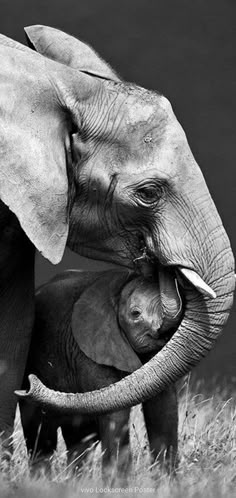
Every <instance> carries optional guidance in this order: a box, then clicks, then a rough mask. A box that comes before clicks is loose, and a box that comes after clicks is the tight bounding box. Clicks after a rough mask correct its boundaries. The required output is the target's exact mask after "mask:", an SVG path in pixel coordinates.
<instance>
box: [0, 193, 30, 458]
mask: <svg viewBox="0 0 236 498" xmlns="http://www.w3.org/2000/svg"><path fill="white" fill-rule="evenodd" d="M3 212H4V220H3V219H2V214H3ZM0 233H1V238H0V433H1V435H2V438H1V439H2V443H3V447H4V448H5V449H6V450H7V451H6V452H5V453H6V454H7V453H8V452H9V451H11V449H12V444H11V437H10V436H11V435H12V432H13V426H14V419H15V410H16V403H17V398H16V396H15V394H14V391H15V390H16V389H21V386H22V380H23V375H24V370H25V365H26V360H27V354H28V350H29V344H30V338H31V332H32V324H33V318H34V253H35V249H34V247H33V245H32V244H31V242H30V241H29V240H28V239H27V237H26V235H25V234H24V232H23V230H22V229H21V227H20V225H19V223H18V220H17V219H16V217H15V216H14V215H13V214H12V213H10V212H9V210H8V208H6V206H4V207H3V204H2V203H0Z"/></svg>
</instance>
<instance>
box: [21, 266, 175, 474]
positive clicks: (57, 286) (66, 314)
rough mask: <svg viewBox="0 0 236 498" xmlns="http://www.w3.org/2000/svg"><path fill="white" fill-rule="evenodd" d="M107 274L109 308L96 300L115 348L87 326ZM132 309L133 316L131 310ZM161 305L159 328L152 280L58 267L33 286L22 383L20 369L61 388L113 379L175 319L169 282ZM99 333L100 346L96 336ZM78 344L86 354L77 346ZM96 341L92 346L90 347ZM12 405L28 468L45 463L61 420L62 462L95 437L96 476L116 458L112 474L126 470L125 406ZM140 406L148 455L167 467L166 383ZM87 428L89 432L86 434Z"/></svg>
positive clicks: (155, 344) (84, 387)
mask: <svg viewBox="0 0 236 498" xmlns="http://www.w3.org/2000/svg"><path fill="white" fill-rule="evenodd" d="M108 281H110V282H111V281H113V283H114V285H113V287H112V288H113V289H114V290H115V292H114V294H113V295H111V296H109V297H110V302H111V303H112V306H111V308H110V309H109V308H105V309H104V307H103V308H102V311H101V315H100V321H101V324H102V326H103V327H104V319H105V320H106V318H107V315H108V314H111V315H112V316H111V320H110V322H109V326H110V329H111V330H110V333H111V334H112V336H113V340H114V341H115V345H116V347H115V348H112V347H110V344H109V336H106V334H104V335H103V336H102V335H101V334H99V335H97V337H98V339H100V340H99V344H98V343H97V340H96V337H95V336H94V332H93V331H94V321H95V327H99V326H100V324H99V318H98V315H97V313H96V309H97V307H98V306H99V305H100V302H98V301H99V295H100V296H101V294H104V295H106V296H107V300H106V301H108V293H109V290H108V289H107V282H108ZM119 287H120V290H119V291H118V288H119ZM91 290H92V292H91ZM92 296H93V298H92ZM87 300H88V301H87ZM81 302H82V305H81ZM173 303H175V305H173ZM86 305H87V306H88V307H89V309H90V312H89V313H87V318H86V320H87V322H86V323H85V322H84V318H83V314H82V311H83V309H84V307H86ZM137 310H138V311H139V315H138V316H137V315H135V314H134V311H135V312H136V313H137ZM165 310H166V315H168V320H169V329H168V330H167V328H166V331H163V330H161V328H162V326H163V323H164V321H165V314H164V311H163V307H162V303H161V299H160V292H159V287H158V282H154V281H150V280H148V279H143V278H141V277H136V276H134V275H131V274H130V272H122V273H120V272H117V271H111V272H110V271H109V272H90V273H88V272H79V271H67V272H64V273H63V274H61V275H58V276H57V277H55V278H54V279H53V280H52V281H50V282H49V283H48V284H46V285H44V286H43V287H42V288H41V289H39V290H38V292H37V294H36V319H35V325H34V333H33V340H32V344H31V348H30V352H29V359H28V364H27V369H26V376H25V381H24V386H26V385H27V374H28V373H30V372H34V373H35V374H37V375H39V377H40V378H42V379H43V380H44V382H46V384H47V385H48V386H50V387H52V388H54V389H58V390H65V391H68V392H69V391H73V392H85V391H89V390H92V389H100V388H102V387H105V386H108V385H109V384H111V383H114V382H117V381H119V380H120V379H121V378H123V377H124V376H125V375H127V372H128V371H132V370H134V369H135V368H138V367H139V364H141V363H143V362H145V357H144V353H147V352H148V354H149V357H150V356H151V355H153V354H154V353H156V352H157V351H159V350H160V349H161V347H162V346H163V344H165V343H166V341H167V339H168V332H169V335H171V334H172V333H173V331H174V328H176V327H177V326H178V323H179V321H180V319H181V301H180V298H179V295H178V293H177V292H176V289H175V288H173V289H170V292H169V296H168V299H166V301H165ZM168 311H169V313H168ZM171 315H172V317H171ZM118 317H120V318H121V317H122V319H121V322H122V328H120V327H121V324H120V326H118V328H119V330H117V319H118ZM112 322H113V323H112ZM118 322H119V319H118ZM137 322H138V323H137ZM135 324H136V325H137V326H136V327H135V326H134V325H135ZM84 326H85V328H86V332H84ZM137 330H139V332H138V333H137ZM123 334H125V336H126V335H127V336H128V338H129V342H130V343H132V347H133V348H134V351H132V349H131V347H130V345H129V343H128V342H126V341H125V338H124V336H123ZM133 334H134V336H133ZM84 335H85V336H86V341H88V339H87V338H88V336H89V338H90V341H89V347H90V348H91V349H88V342H87V343H86V344H85V343H84ZM160 337H161V339H160ZM103 341H104V350H103V351H102V350H101V347H100V346H101V345H100V343H101V342H103ZM123 343H124V344H123ZM144 345H145V347H144ZM84 347H85V348H86V354H84V352H83V349H84ZM81 348H82V349H81ZM96 348H97V349H98V351H97V352H94V349H95V350H96ZM120 349H122V350H124V355H125V360H126V364H127V365H128V367H127V371H126V372H125V371H123V363H122V361H120V359H119V353H118V352H119V350H120ZM135 352H136V353H138V356H137V357H136V364H135V363H133V364H131V363H132V361H134V360H133V357H135V356H136V355H135ZM94 354H96V355H97V356H96V359H97V361H96V362H95V361H93V358H94ZM117 356H118V360H117ZM129 356H130V357H131V358H130V361H131V363H130V362H129ZM119 361H120V363H119ZM105 363H106V365H105ZM115 366H116V367H115ZM20 409H21V419H22V425H23V430H24V435H25V439H26V444H27V448H28V451H29V452H30V454H31V460H32V464H33V467H32V468H33V470H34V471H38V469H39V468H41V466H42V465H43V466H45V464H46V468H50V458H51V456H52V454H53V451H54V450H55V449H56V445H57V428H58V427H59V426H61V428H62V434H63V436H64V439H65V443H66V446H67V450H68V464H71V463H72V461H73V460H74V459H75V458H77V460H76V463H75V465H76V467H77V468H79V467H80V466H81V464H82V463H83V457H85V456H86V452H85V454H84V455H82V456H81V457H80V458H78V456H79V455H81V453H84V451H85V449H86V448H89V447H90V446H91V443H92V442H94V440H96V439H100V440H101V442H102V450H103V451H104V452H105V453H104V456H103V475H104V477H105V478H108V477H109V476H110V473H111V469H112V472H114V470H115V469H116V465H117V471H118V474H120V476H122V477H125V475H127V473H128V467H129V463H130V461H131V453H130V448H129V429H128V424H129V415H130V410H129V409H126V410H122V411H119V412H115V413H111V414H110V415H100V416H98V417H94V416H91V415H82V414H79V413H78V414H77V415H74V416H63V414H62V415H61V414H57V415H56V414H55V413H53V414H52V413H50V412H48V413H44V414H42V411H41V410H40V408H38V407H36V406H35V405H34V404H30V403H29V402H27V401H25V400H22V401H21V402H20ZM143 412H144V417H145V421H146V427H147V433H148V437H149V443H150V449H151V452H152V457H153V458H154V459H156V458H159V460H160V462H161V463H165V465H167V468H168V470H173V468H174V466H175V465H176V463H177V439H178V434H177V429H178V410H177V397H176V392H175V388H174V386H172V387H170V388H169V389H167V390H166V391H164V392H163V393H162V395H160V396H158V397H154V398H153V399H152V400H149V401H147V402H146V403H144V404H143ZM39 428H40V432H39ZM91 434H92V436H91V437H88V436H89V435H91ZM117 451H118V459H117Z"/></svg>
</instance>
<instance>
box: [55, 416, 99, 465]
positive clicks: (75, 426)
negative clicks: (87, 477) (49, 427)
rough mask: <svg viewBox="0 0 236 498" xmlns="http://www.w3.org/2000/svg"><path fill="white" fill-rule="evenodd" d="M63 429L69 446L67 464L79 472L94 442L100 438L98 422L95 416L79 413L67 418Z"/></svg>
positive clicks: (62, 426) (62, 424)
mask: <svg viewBox="0 0 236 498" xmlns="http://www.w3.org/2000/svg"><path fill="white" fill-rule="evenodd" d="M61 430H62V435H63V438H64V440H65V443H66V447H67V464H68V466H70V468H71V469H72V470H73V471H74V472H76V473H78V471H79V470H80V469H82V467H83V464H84V462H85V461H86V459H87V457H88V454H89V449H90V448H91V446H92V444H93V443H94V442H95V441H97V440H98V424H97V422H96V419H95V418H94V417H90V416H89V415H81V414H79V415H76V416H73V417H67V418H65V419H64V420H63V422H62V423H61Z"/></svg>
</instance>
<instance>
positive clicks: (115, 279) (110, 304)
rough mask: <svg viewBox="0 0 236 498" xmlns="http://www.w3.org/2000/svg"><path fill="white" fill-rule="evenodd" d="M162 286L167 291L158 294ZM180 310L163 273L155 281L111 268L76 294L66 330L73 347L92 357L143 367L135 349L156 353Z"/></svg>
mask: <svg viewBox="0 0 236 498" xmlns="http://www.w3.org/2000/svg"><path fill="white" fill-rule="evenodd" d="M161 286H163V287H165V291H166V292H163V293H162V294H161V292H160V288H161ZM181 313H182V302H181V298H180V295H179V293H178V288H177V286H173V280H172V279H170V278H167V277H166V274H163V275H162V276H161V279H160V280H159V282H158V281H156V280H155V281H153V280H152V279H147V278H143V277H141V276H138V277H137V276H135V275H133V274H132V273H130V272H127V271H126V272H124V271H123V272H121V271H115V270H114V271H109V272H108V271H107V272H103V273H101V274H100V275H99V276H97V278H95V280H94V281H93V282H92V284H91V285H89V286H87V287H86V289H85V290H84V291H83V292H82V294H81V295H80V296H79V299H78V300H77V302H76V303H75V305H74V307H73V313H72V320H71V328H72V333H73V336H74V339H75V340H76V342H77V344H78V346H79V347H80V349H81V350H82V351H83V352H84V353H85V354H86V355H87V356H88V357H89V358H91V359H92V360H93V361H95V362H96V363H99V364H101V365H108V366H112V367H115V368H117V369H118V370H122V371H124V372H133V371H134V370H136V369H137V368H139V367H140V366H141V365H142V363H141V361H140V359H139V357H138V356H137V354H136V353H138V355H142V354H145V353H152V354H154V353H156V352H157V351H159V350H160V349H161V348H162V347H163V346H164V344H165V343H166V342H167V340H168V334H170V333H173V331H174V329H176V328H177V325H178V324H179V322H180V318H181ZM127 339H128V340H127Z"/></svg>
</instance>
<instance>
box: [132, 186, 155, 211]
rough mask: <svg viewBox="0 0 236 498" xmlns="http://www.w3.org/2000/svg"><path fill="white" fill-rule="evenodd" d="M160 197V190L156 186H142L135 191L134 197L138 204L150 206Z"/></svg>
mask: <svg viewBox="0 0 236 498" xmlns="http://www.w3.org/2000/svg"><path fill="white" fill-rule="evenodd" d="M160 195H161V188H160V187H159V186H157V185H144V186H142V187H139V188H138V189H137V190H136V193H135V196H136V199H137V200H138V201H139V203H140V204H143V205H145V206H147V205H148V206H150V205H152V204H155V203H156V202H157V201H158V200H159V198H160Z"/></svg>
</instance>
